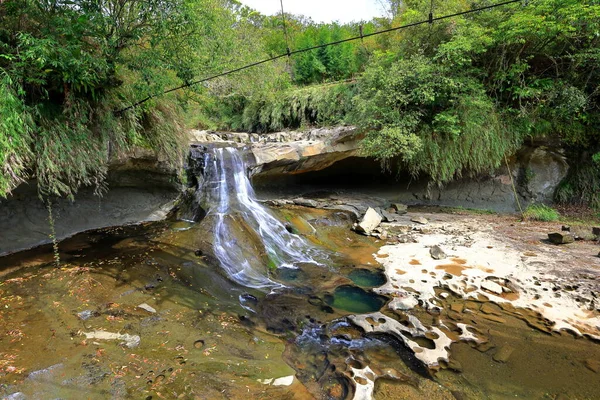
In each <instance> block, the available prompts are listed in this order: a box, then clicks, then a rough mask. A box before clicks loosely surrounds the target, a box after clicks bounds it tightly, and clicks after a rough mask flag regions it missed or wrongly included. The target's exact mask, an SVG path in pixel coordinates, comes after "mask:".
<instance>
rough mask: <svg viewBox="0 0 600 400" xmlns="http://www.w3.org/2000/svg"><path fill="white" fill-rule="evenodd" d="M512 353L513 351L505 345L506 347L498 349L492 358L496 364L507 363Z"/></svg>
mask: <svg viewBox="0 0 600 400" xmlns="http://www.w3.org/2000/svg"><path fill="white" fill-rule="evenodd" d="M514 351H515V349H514V348H513V347H511V346H509V345H507V344H506V345H504V346H502V347H500V348H499V349H498V351H497V352H496V354H494V356H493V357H492V358H493V359H494V361H496V362H499V363H505V362H507V361H508V359H509V358H510V356H511V355H512V353H513V352H514Z"/></svg>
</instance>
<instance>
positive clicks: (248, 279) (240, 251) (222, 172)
mask: <svg viewBox="0 0 600 400" xmlns="http://www.w3.org/2000/svg"><path fill="white" fill-rule="evenodd" d="M205 157H206V158H205V173H204V175H205V181H204V184H203V187H202V190H203V191H204V192H205V193H204V195H205V196H206V200H207V203H208V204H209V205H210V207H211V208H210V210H209V212H208V215H209V216H210V215H213V216H214V217H215V221H216V222H215V238H214V244H213V247H214V248H213V249H214V252H215V255H216V256H217V258H218V259H219V261H220V262H221V265H222V267H223V268H224V269H225V271H226V272H227V275H228V276H229V277H230V278H231V279H233V280H234V281H236V282H238V283H239V284H241V285H244V286H247V287H252V288H271V289H273V288H276V287H282V286H283V285H281V284H280V283H277V282H275V281H273V280H272V279H270V278H269V275H268V269H269V266H267V265H251V264H252V263H251V262H250V261H249V259H248V256H247V254H248V249H244V248H243V247H244V246H248V244H247V243H237V238H238V237H239V232H237V235H236V234H235V232H233V230H232V229H235V227H232V226H230V225H231V224H230V223H228V217H230V216H238V217H240V218H241V219H243V220H244V221H245V223H246V224H247V225H248V226H249V227H250V228H251V229H252V230H254V232H256V234H258V236H259V237H260V238H261V240H262V243H263V244H264V247H265V250H266V253H267V254H268V257H269V260H270V264H271V266H276V267H277V268H296V265H297V264H300V263H314V264H319V262H317V261H316V260H315V258H316V257H318V256H319V254H320V251H319V250H317V249H316V248H315V247H314V246H312V245H310V244H309V243H307V242H306V241H305V240H304V239H303V238H302V237H300V236H298V235H295V234H292V233H290V232H288V230H287V229H286V227H285V226H284V225H283V224H282V223H281V222H280V221H279V220H277V219H276V218H275V217H274V216H273V215H272V214H271V213H270V212H269V211H268V210H267V209H266V208H265V207H263V206H262V205H261V204H260V203H258V202H257V201H256V197H255V194H254V190H253V189H252V185H251V183H250V180H249V179H248V176H247V173H246V165H245V163H244V161H243V160H242V157H241V156H240V154H239V152H238V150H237V149H234V148H226V149H215V150H213V151H212V152H211V153H207V154H206V155H205Z"/></svg>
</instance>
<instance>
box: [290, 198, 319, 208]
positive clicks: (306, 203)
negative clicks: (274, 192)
mask: <svg viewBox="0 0 600 400" xmlns="http://www.w3.org/2000/svg"><path fill="white" fill-rule="evenodd" d="M294 204H295V205H297V206H302V207H309V208H317V206H318V205H319V203H317V202H316V201H314V200H310V199H304V198H302V197H299V198H297V199H294Z"/></svg>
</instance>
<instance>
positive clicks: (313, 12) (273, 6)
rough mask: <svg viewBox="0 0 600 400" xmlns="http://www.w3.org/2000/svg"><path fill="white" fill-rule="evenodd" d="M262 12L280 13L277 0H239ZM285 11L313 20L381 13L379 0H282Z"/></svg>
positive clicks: (350, 18) (359, 17)
mask: <svg viewBox="0 0 600 400" xmlns="http://www.w3.org/2000/svg"><path fill="white" fill-rule="evenodd" d="M240 2H241V3H243V4H245V5H247V6H250V7H252V8H254V9H256V10H258V11H260V12H261V13H262V14H266V15H274V14H280V13H281V5H280V3H279V0H240ZM283 7H284V10H285V12H286V13H289V14H302V15H305V16H307V17H311V18H312V20H313V21H315V22H332V21H339V22H342V23H344V22H350V21H360V20H366V21H368V20H370V19H372V18H373V17H378V16H382V15H383V8H382V7H381V4H380V2H379V0H283Z"/></svg>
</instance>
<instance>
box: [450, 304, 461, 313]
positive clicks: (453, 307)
mask: <svg viewBox="0 0 600 400" xmlns="http://www.w3.org/2000/svg"><path fill="white" fill-rule="evenodd" d="M463 308H464V304H463V303H452V304H450V309H451V310H452V311H454V312H458V313H461V312H463Z"/></svg>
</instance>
